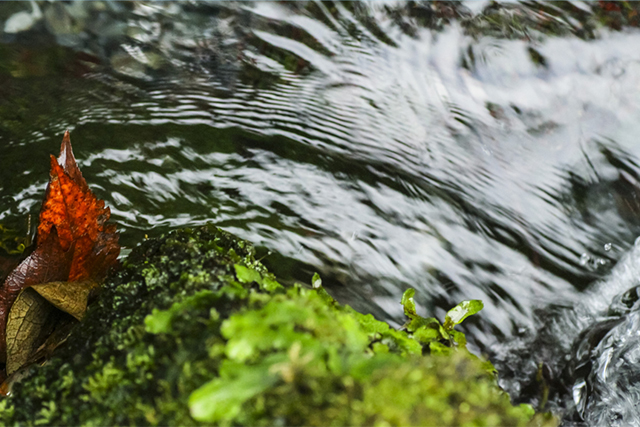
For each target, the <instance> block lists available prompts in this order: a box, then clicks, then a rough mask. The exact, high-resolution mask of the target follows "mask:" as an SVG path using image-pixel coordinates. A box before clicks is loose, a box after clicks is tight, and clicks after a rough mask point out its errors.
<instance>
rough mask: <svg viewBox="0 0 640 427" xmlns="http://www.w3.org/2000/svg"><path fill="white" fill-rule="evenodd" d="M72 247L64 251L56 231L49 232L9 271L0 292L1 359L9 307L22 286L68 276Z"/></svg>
mask: <svg viewBox="0 0 640 427" xmlns="http://www.w3.org/2000/svg"><path fill="white" fill-rule="evenodd" d="M72 257H73V247H71V248H69V250H67V251H64V250H63V249H62V248H61V247H60V242H59V240H58V233H56V232H53V233H51V234H49V236H48V237H47V240H46V241H44V242H42V243H41V244H40V245H39V246H38V247H37V248H36V250H35V251H33V253H32V254H31V255H29V256H28V257H27V258H25V259H24V261H22V262H21V263H20V265H18V267H16V269H15V270H13V271H12V272H11V274H10V275H9V277H7V280H5V282H4V286H3V287H2V289H1V292H0V362H4V361H5V360H6V344H7V339H6V327H7V318H8V314H9V310H10V308H11V306H12V304H14V301H15V300H16V298H17V297H18V295H19V294H20V291H22V290H23V289H25V288H27V287H29V286H32V285H38V284H40V283H47V282H55V281H59V280H67V277H69V269H70V268H71V262H72Z"/></svg>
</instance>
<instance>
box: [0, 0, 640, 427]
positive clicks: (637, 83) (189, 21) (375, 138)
mask: <svg viewBox="0 0 640 427" xmlns="http://www.w3.org/2000/svg"><path fill="white" fill-rule="evenodd" d="M639 22H640V5H638V4H637V3H630V4H627V3H616V4H613V3H608V2H599V3H598V2H592V3H581V2H574V3H537V2H527V3H505V4H501V3H493V2H491V3H490V2H469V3H444V2H436V3H415V2H370V3H356V2H345V3H332V2H296V3H286V2H236V3H219V2H211V3H204V2H180V3H178V2H165V3H146V2H128V3H114V2H87V3H83V2H67V3H48V2H46V3H45V2H37V3H36V2H31V3H26V2H21V3H12V2H3V3H2V5H0V30H3V32H2V35H1V36H0V147H1V150H2V151H1V153H0V162H1V163H0V164H1V165H2V167H1V168H0V222H1V223H3V224H4V225H6V226H11V227H14V228H15V229H17V230H19V231H20V232H21V233H23V234H25V235H26V234H27V233H28V230H27V217H28V216H29V214H30V215H31V216H32V218H36V217H37V213H38V210H39V207H40V201H41V200H42V197H43V194H44V189H45V186H46V182H47V179H48V167H49V162H48V155H49V154H50V153H55V152H56V150H57V148H58V144H59V142H60V140H61V137H62V132H63V131H64V130H65V129H67V128H68V129H70V130H71V138H72V142H73V144H74V150H75V154H76V157H77V158H78V161H79V164H80V167H81V169H82V171H83V174H84V176H85V178H86V179H87V181H88V182H89V184H90V186H91V187H92V188H93V189H94V191H95V192H96V193H97V195H98V196H99V197H101V198H104V199H105V201H106V203H107V204H108V205H109V206H111V210H112V213H113V219H114V220H115V221H116V222H117V223H118V226H119V228H120V230H121V231H122V235H121V242H122V243H123V244H124V245H125V246H128V247H131V246H133V245H135V244H136V242H138V241H140V240H141V239H143V238H144V237H145V236H150V237H151V236H157V235H159V234H161V233H162V232H164V231H167V230H169V229H173V228H176V227H179V226H191V225H197V224H202V223H205V222H210V221H212V222H214V223H215V224H217V225H218V226H220V227H223V228H225V229H226V230H228V231H231V232H233V233H235V234H237V235H239V236H241V237H243V238H246V239H248V240H250V241H252V242H254V243H255V244H256V246H257V247H258V250H259V254H260V255H261V256H264V259H263V261H264V263H265V264H267V266H268V267H269V268H270V269H271V270H272V271H274V272H275V273H276V274H277V275H278V276H279V277H281V278H283V281H285V282H293V281H295V280H300V281H304V282H309V279H310V277H311V275H312V273H313V272H314V271H318V272H319V273H320V274H321V276H322V277H323V280H324V284H325V285H326V286H327V287H328V289H329V290H330V291H331V292H332V294H333V295H334V296H335V297H336V298H337V299H338V300H340V301H341V302H344V303H348V304H350V305H352V306H353V307H355V308H356V309H358V310H360V311H365V312H371V313H373V314H374V315H375V316H376V317H378V318H379V319H383V320H388V321H390V322H392V323H394V324H396V325H398V322H401V321H402V318H403V316H402V309H401V306H400V304H399V301H400V298H401V295H402V293H403V291H404V290H406V289H407V288H409V287H413V288H415V289H416V291H417V293H416V299H417V302H418V304H419V305H420V307H421V309H422V310H423V311H424V313H429V314H431V315H436V316H438V317H439V318H442V317H443V315H444V313H445V311H446V310H447V309H449V308H450V307H452V306H453V305H455V304H456V303H458V302H459V301H461V300H465V299H481V300H482V301H483V302H484V304H485V309H484V310H483V311H482V312H481V313H480V314H479V315H477V316H474V319H469V320H468V321H467V322H466V323H465V326H466V328H463V329H466V332H467V336H468V338H469V339H470V342H471V343H472V345H473V346H475V349H476V350H477V351H478V352H482V353H485V354H488V355H490V356H491V357H492V358H493V360H494V361H495V363H496V365H497V367H498V369H499V370H500V371H501V372H503V379H502V381H503V385H504V386H505V387H506V388H507V390H508V391H510V392H511V393H512V396H513V397H514V399H516V400H518V401H528V402H532V403H534V404H537V405H546V407H547V408H551V409H553V410H555V411H560V412H562V411H565V409H566V408H568V409H567V410H566V422H567V423H570V422H572V421H571V420H573V421H575V422H582V421H587V422H588V423H590V424H592V425H598V424H599V425H602V424H607V423H609V424H612V425H616V423H618V424H619V425H629V424H630V423H632V422H636V423H638V424H639V425H640V421H639V420H640V409H639V408H636V406H635V405H636V402H637V401H638V396H640V369H637V368H635V369H634V368H632V366H633V363H634V361H635V360H638V359H639V358H640V346H639V345H638V344H640V343H638V339H637V337H638V336H639V334H638V331H640V318H638V313H637V310H636V305H638V303H637V302H638V300H639V297H638V295H640V291H636V290H635V286H637V285H639V283H638V282H637V279H636V278H637V277H639V273H640V253H638V252H640V249H637V248H636V249H635V253H636V255H635V256H634V252H633V251H632V248H633V245H634V241H635V239H636V237H637V236H638V235H640V187H639V186H638V185H639V184H638V181H639V180H640V166H639V164H640V143H639V142H638V135H640V120H639V119H640V50H639V49H638V48H637V46H638V45H640V31H639V30H638V28H637V26H638V23H639ZM34 227H35V223H34V221H32V224H31V232H33V229H34ZM625 254H629V255H627V257H626V258H623V255H625ZM616 264H617V266H616ZM613 268H615V269H616V272H614V273H613V274H612V275H611V274H610V273H611V270H612V269H613ZM603 278H604V279H603ZM598 279H603V280H604V282H603V283H604V284H602V285H592V283H593V282H595V281H596V280H598ZM634 304H635V305H634ZM582 331H584V332H582ZM581 333H582V335H581ZM616 405H618V406H616Z"/></svg>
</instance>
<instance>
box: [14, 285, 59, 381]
mask: <svg viewBox="0 0 640 427" xmlns="http://www.w3.org/2000/svg"><path fill="white" fill-rule="evenodd" d="M54 310H55V309H54V307H53V306H52V305H51V304H49V302H47V300H46V299H45V298H43V297H42V296H40V295H39V294H38V293H37V292H36V291H34V290H33V289H29V288H27V289H25V290H23V291H22V292H21V293H20V295H18V298H17V299H16V301H15V302H14V303H13V306H12V307H11V310H10V311H9V316H8V318H7V331H6V332H7V366H6V370H7V374H8V375H11V374H12V373H13V372H15V371H17V370H18V369H19V368H20V367H21V366H23V365H24V364H25V363H27V361H28V360H29V358H30V357H31V355H32V354H33V353H34V352H35V351H36V350H37V349H38V347H39V346H40V344H42V342H43V341H44V338H45V337H46V336H47V335H48V334H50V333H51V329H52V327H53V325H52V323H51V322H50V321H49V318H50V317H51V314H52V313H53V311H54Z"/></svg>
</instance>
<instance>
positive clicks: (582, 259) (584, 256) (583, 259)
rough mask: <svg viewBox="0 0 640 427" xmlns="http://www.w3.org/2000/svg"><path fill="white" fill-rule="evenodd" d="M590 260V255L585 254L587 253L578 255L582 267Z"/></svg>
mask: <svg viewBox="0 0 640 427" xmlns="http://www.w3.org/2000/svg"><path fill="white" fill-rule="evenodd" d="M590 260H591V257H590V256H589V255H587V254H582V255H580V265H581V266H583V267H584V266H586V265H587V264H588V263H589V261H590Z"/></svg>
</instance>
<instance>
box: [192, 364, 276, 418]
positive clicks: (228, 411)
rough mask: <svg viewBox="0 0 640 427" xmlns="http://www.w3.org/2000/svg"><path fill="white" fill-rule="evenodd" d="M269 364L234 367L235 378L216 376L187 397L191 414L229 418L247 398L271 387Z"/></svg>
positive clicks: (272, 382)
mask: <svg viewBox="0 0 640 427" xmlns="http://www.w3.org/2000/svg"><path fill="white" fill-rule="evenodd" d="M270 366H271V364H266V365H265V364H262V365H258V366H242V367H237V368H236V372H237V377H236V378H232V379H229V378H216V379H214V380H213V381H210V382H208V383H207V384H205V385H203V386H202V387H200V388H199V389H197V390H196V391H194V392H193V393H191V396H189V410H190V411H191V416H192V417H193V418H194V419H195V420H198V421H202V422H206V423H217V422H219V421H231V420H233V419H234V418H235V417H237V416H238V414H240V411H242V405H243V404H244V403H245V402H246V401H247V400H249V399H251V398H252V397H254V396H257V395H258V394H260V393H262V392H264V391H265V390H267V389H268V388H269V387H271V386H273V385H274V384H275V383H276V382H277V381H278V377H277V376H276V375H274V374H271V373H270V372H269V368H270Z"/></svg>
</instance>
